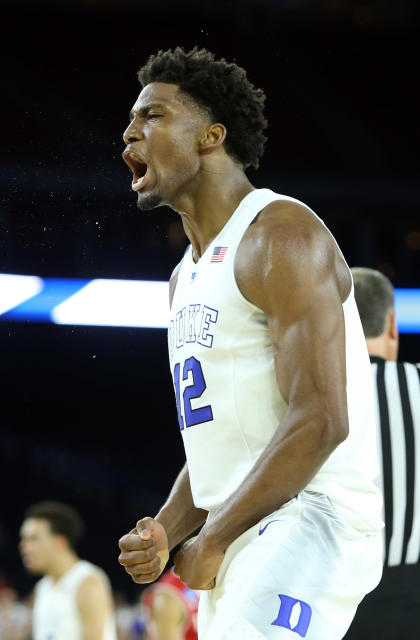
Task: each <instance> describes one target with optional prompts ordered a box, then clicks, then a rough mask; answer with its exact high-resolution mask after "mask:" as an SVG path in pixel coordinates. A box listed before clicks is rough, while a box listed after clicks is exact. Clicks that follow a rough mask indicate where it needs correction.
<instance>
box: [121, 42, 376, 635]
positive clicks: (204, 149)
mask: <svg viewBox="0 0 420 640" xmlns="http://www.w3.org/2000/svg"><path fill="white" fill-rule="evenodd" d="M138 75H139V80H140V83H141V85H142V87H143V88H142V91H141V93H140V95H139V97H138V98H137V100H136V102H135V104H134V106H133V109H132V112H131V120H130V123H129V126H128V127H127V129H126V131H125V133H124V140H125V143H126V149H125V151H124V154H123V157H124V159H125V161H126V162H127V164H128V165H129V166H130V167H131V169H132V172H133V182H132V189H133V190H134V191H135V192H136V194H137V203H138V207H139V208H140V209H152V208H154V207H157V206H159V205H163V204H164V205H169V206H171V207H172V208H173V209H174V210H175V211H177V212H179V214H180V216H181V220H182V222H183V225H184V229H185V232H186V234H187V236H188V238H189V240H190V243H191V244H190V246H189V247H188V249H187V251H186V252H185V254H184V257H183V259H182V261H181V263H180V264H179V265H178V266H177V267H176V269H175V270H174V272H173V275H172V277H171V281H170V300H171V317H170V324H169V333H168V338H169V357H170V366H171V372H172V376H173V382H174V389H175V397H176V402H177V411H178V422H179V428H180V431H181V434H182V438H183V441H184V446H185V450H186V458H187V461H186V464H185V466H184V468H183V469H182V471H181V472H180V474H179V476H178V478H177V479H176V481H175V484H174V486H173V489H172V491H171V493H170V496H169V498H168V500H167V502H166V503H165V504H164V505H163V506H162V508H161V510H160V511H159V513H158V514H157V515H155V517H154V518H152V517H145V518H142V519H141V520H140V521H139V522H138V523H137V525H136V528H135V529H133V530H132V531H131V532H130V533H128V534H127V535H125V536H123V537H122V538H121V540H120V543H119V544H120V549H121V554H120V556H119V561H120V563H121V564H122V565H123V566H124V567H125V569H126V571H127V572H128V573H129V574H130V575H131V576H132V578H133V579H134V581H135V582H138V583H148V582H151V581H153V580H155V579H156V578H157V577H158V576H159V575H160V573H161V572H162V571H163V569H164V567H165V565H166V563H167V561H168V556H169V551H170V550H171V549H173V548H174V547H175V546H176V545H178V544H180V543H182V542H183V541H185V539H186V538H187V537H188V535H189V534H190V533H191V532H193V531H194V530H195V529H196V528H197V527H199V526H200V525H204V526H202V528H201V530H200V532H199V534H198V535H196V536H193V537H192V538H190V539H188V540H187V541H185V542H184V544H183V546H182V547H181V549H180V550H179V551H178V553H177V554H176V556H175V573H176V574H177V575H179V577H180V578H181V580H183V581H184V582H185V583H186V584H187V585H188V586H189V587H190V588H192V589H201V590H203V593H202V595H201V597H200V604H199V612H198V637H199V639H200V640H246V639H247V638H253V639H254V638H255V639H257V638H260V639H261V638H267V639H270V640H271V639H273V640H274V639H279V640H281V639H283V638H284V639H286V638H293V637H297V636H301V637H305V638H308V639H310V640H339V639H340V638H342V637H343V635H344V633H345V631H346V629H347V628H348V626H349V625H350V622H351V619H352V617H353V615H354V612H355V610H356V607H357V605H358V603H359V602H360V600H361V599H362V598H363V597H364V595H365V594H366V593H367V592H368V591H370V590H371V589H373V588H374V587H375V585H376V584H377V583H378V581H379V579H380V575H381V564H382V563H381V555H382V545H381V534H380V530H381V528H382V526H383V523H382V520H381V518H380V507H381V498H380V493H379V491H378V489H377V488H376V487H375V484H374V477H375V476H376V475H377V472H378V460H377V452H376V438H375V425H374V404H373V383H372V378H371V372H370V364H369V358H368V353H367V349H366V344H365V341H364V336H363V331H362V327H361V324H360V318H359V315H358V312H357V308H356V304H355V301H354V295H353V285H352V277H351V273H350V270H349V268H348V266H347V264H346V262H345V260H344V258H343V256H342V254H341V252H340V250H339V248H338V246H337V244H336V242H335V240H334V238H333V237H332V235H331V233H330V232H329V231H328V229H327V228H326V227H325V226H324V224H323V223H322V221H321V220H320V219H319V218H318V217H317V216H316V215H315V214H314V212H313V211H312V210H311V209H310V208H309V207H308V206H306V205H305V204H303V203H302V202H299V201H298V200H295V199H294V198H291V197H288V196H283V195H280V194H277V193H274V192H273V191H271V190H269V189H255V188H254V187H253V186H252V185H251V183H250V182H249V180H248V178H247V176H246V174H245V169H246V168H247V167H248V166H250V165H254V166H256V167H257V166H258V162H259V158H260V157H261V155H262V152H263V147H264V142H265V136H264V135H263V130H264V128H265V126H266V121H265V119H264V116H263V105H264V94H263V92H262V91H261V90H260V89H256V88H255V87H254V86H253V85H252V84H251V83H250V82H249V81H248V80H247V77H246V73H245V71H244V70H243V69H241V68H240V67H238V66H237V65H236V64H230V63H227V62H226V61H224V60H215V58H214V56H213V54H211V53H210V52H208V51H206V50H198V49H196V48H195V49H193V50H192V51H190V52H185V51H184V50H182V49H180V48H177V49H175V51H165V52H162V51H161V52H159V53H158V54H157V55H155V56H152V57H151V58H150V59H149V60H148V62H147V64H146V65H145V66H144V67H143V68H142V69H141V70H140V71H139V74H138ZM282 152H283V153H286V150H285V149H284V150H282ZM143 455H147V447H146V449H145V451H144V453H143ZM149 458H153V459H154V460H155V461H156V465H157V466H158V464H159V454H158V453H156V452H155V451H153V452H149Z"/></svg>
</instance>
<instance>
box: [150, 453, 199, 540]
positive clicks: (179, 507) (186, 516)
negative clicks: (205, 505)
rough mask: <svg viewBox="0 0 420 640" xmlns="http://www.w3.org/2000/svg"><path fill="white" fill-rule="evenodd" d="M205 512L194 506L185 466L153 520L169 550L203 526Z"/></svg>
mask: <svg viewBox="0 0 420 640" xmlns="http://www.w3.org/2000/svg"><path fill="white" fill-rule="evenodd" d="M206 518H207V511H204V510H203V509H197V507H195V506H194V502H193V498H192V495H191V486H190V476H189V473H188V467H187V465H186V464H185V465H184V467H183V468H182V470H181V472H180V474H179V475H178V477H177V479H176V481H175V484H174V486H173V488H172V491H171V493H170V494H169V497H168V499H167V501H166V502H165V504H164V505H163V507H162V508H161V510H160V511H159V513H158V514H157V516H156V518H155V520H157V521H158V522H160V523H161V524H162V525H163V526H164V528H165V531H166V535H167V536H168V546H169V550H171V549H173V548H174V547H176V545H177V544H179V543H180V542H182V541H183V540H185V538H186V537H187V536H188V535H190V534H191V533H192V532H193V531H195V530H196V529H197V528H198V527H199V526H200V525H202V524H203V522H204V521H205V519H206Z"/></svg>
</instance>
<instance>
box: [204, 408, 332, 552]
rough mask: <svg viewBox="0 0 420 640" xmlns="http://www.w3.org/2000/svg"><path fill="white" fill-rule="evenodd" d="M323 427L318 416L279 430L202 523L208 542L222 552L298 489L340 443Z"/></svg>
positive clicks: (310, 477) (309, 478) (309, 479)
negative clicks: (233, 487)
mask: <svg viewBox="0 0 420 640" xmlns="http://www.w3.org/2000/svg"><path fill="white" fill-rule="evenodd" d="M326 431H327V430H325V429H323V428H322V427H320V419H317V418H314V419H313V422H311V421H308V420H305V421H303V420H302V424H299V421H298V422H297V423H295V424H294V428H289V429H287V430H286V431H284V429H281V428H280V429H278V431H277V432H276V433H275V434H274V436H273V438H272V440H271V442H270V443H269V445H268V446H267V447H266V449H265V450H264V451H263V453H262V455H261V457H260V458H259V459H258V461H257V463H256V464H255V466H254V467H253V469H252V470H251V471H250V473H249V474H248V476H247V477H246V478H245V479H244V481H243V482H242V483H241V485H240V487H238V489H237V490H236V491H235V492H234V493H233V494H232V495H231V496H230V497H229V498H228V499H227V500H226V501H225V502H224V503H223V504H222V505H221V507H220V508H219V509H218V510H217V512H216V514H215V516H214V517H213V518H211V520H209V521H208V522H207V523H206V525H205V527H203V529H202V532H201V535H202V537H203V539H204V540H205V541H206V543H207V544H209V545H210V546H211V547H214V548H215V549H217V550H221V551H225V549H226V548H227V547H228V546H229V545H230V544H231V543H232V542H233V541H234V540H235V539H236V538H237V537H238V536H239V535H241V533H243V532H244V531H246V530H247V529H249V528H250V527H252V526H253V525H254V524H256V523H257V522H259V520H261V518H263V517H265V516H266V515H268V514H270V513H272V512H273V511H275V510H276V509H278V508H280V507H281V506H282V505H283V504H284V503H286V502H287V501H288V500H290V499H291V498H293V497H294V496H295V495H297V494H298V493H299V492H300V491H302V490H303V489H304V488H305V486H306V485H307V484H308V483H309V482H310V481H311V479H312V478H313V477H314V476H315V474H316V473H317V471H318V470H319V468H320V467H321V466H322V464H323V463H324V462H325V460H326V459H327V458H328V456H329V455H330V454H331V452H332V451H333V450H334V448H335V447H336V446H337V444H338V441H337V440H335V439H334V438H331V437H330V436H329V435H328V434H327V433H326ZM285 432H286V433H287V435H286V436H285V435H284V433H285Z"/></svg>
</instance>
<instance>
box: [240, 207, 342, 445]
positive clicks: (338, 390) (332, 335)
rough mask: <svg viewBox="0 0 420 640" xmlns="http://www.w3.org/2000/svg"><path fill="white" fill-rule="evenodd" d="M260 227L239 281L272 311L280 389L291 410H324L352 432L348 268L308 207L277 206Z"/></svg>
mask: <svg viewBox="0 0 420 640" xmlns="http://www.w3.org/2000/svg"><path fill="white" fill-rule="evenodd" d="M258 225H259V226H257V225H256V226H255V229H254V230H251V232H250V235H249V237H250V243H251V242H252V245H253V247H254V248H255V249H256V250H254V252H253V257H252V259H251V261H250V260H249V258H248V266H247V270H246V271H245V269H242V270H241V269H240V268H238V275H239V282H238V284H239V286H240V288H241V290H242V292H243V293H244V295H245V296H246V297H247V298H248V299H249V300H250V301H251V302H253V303H254V304H256V305H257V306H258V307H260V308H261V309H262V310H263V311H264V313H265V314H266V317H267V324H268V330H269V333H270V338H271V341H272V345H273V353H274V365H275V374H276V380H277V384H278V388H279V391H280V393H281V395H282V397H283V398H284V400H285V401H286V402H287V403H288V405H289V414H290V412H291V411H295V412H297V414H300V415H301V416H302V417H303V418H304V417H305V416H311V415H312V416H314V417H315V416H321V417H322V420H321V422H325V419H327V420H328V422H329V423H331V424H332V428H333V429H338V431H340V430H341V429H342V433H343V435H345V434H346V429H347V426H348V425H347V396H346V354H345V345H346V340H345V323H344V313H343V300H345V299H346V297H347V295H348V293H349V290H350V288H351V276H350V272H349V269H348V267H347V265H346V264H345V262H344V259H343V258H342V256H341V254H340V252H339V250H338V248H337V245H336V244H335V242H334V240H333V238H332V236H331V235H330V234H329V232H328V231H327V230H326V229H325V228H324V227H323V225H321V223H320V222H319V221H318V220H317V219H315V217H314V216H313V215H312V214H309V213H308V212H307V211H305V210H302V208H299V207H298V208H296V207H293V208H292V209H289V210H285V211H283V210H281V209H277V210H276V208H275V207H274V208H273V209H272V210H271V211H268V213H267V215H266V216H264V217H263V218H262V219H261V221H259V222H258ZM250 246H251V245H250V244H249V245H248V252H247V253H248V256H249V253H250V251H249V248H250ZM250 262H251V264H249V263H250ZM240 265H241V263H240V262H239V267H240ZM299 422H300V420H299ZM318 422H319V421H318ZM334 425H335V426H334Z"/></svg>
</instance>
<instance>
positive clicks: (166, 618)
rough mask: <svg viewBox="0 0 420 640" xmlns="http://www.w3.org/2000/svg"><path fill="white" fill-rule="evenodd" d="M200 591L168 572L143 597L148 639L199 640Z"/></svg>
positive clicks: (143, 612) (143, 611) (144, 592)
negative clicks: (198, 612)
mask: <svg viewBox="0 0 420 640" xmlns="http://www.w3.org/2000/svg"><path fill="white" fill-rule="evenodd" d="M198 600H199V592H198V591H194V590H193V589H190V588H189V587H187V585H186V584H185V583H184V582H182V580H180V578H178V576H176V575H175V573H174V572H173V570H172V569H171V570H170V571H166V572H165V573H164V574H163V575H162V577H161V578H160V579H159V580H158V581H157V582H156V583H155V584H153V585H152V586H151V587H149V588H148V589H146V590H145V591H143V593H142V596H141V610H142V617H143V619H144V622H145V624H146V635H145V638H146V640H197V611H198Z"/></svg>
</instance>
